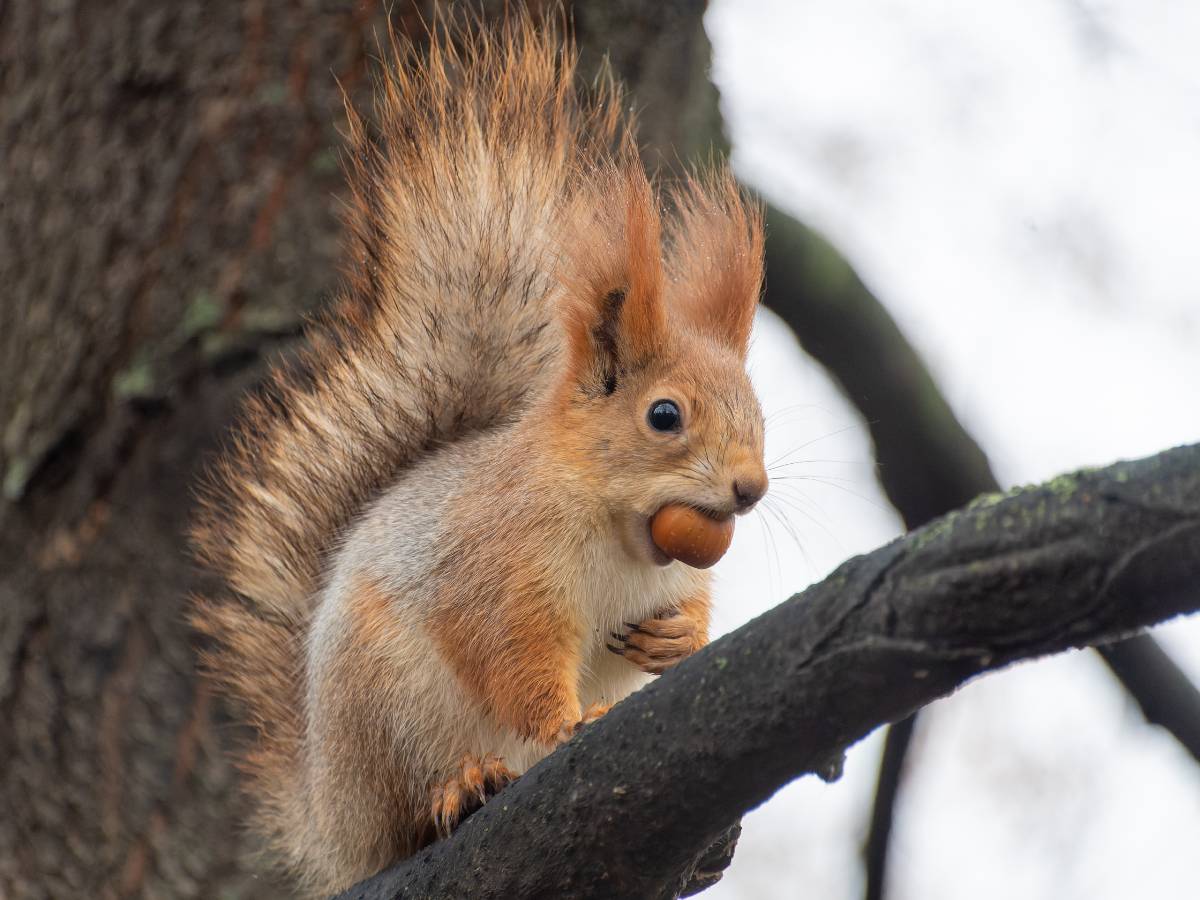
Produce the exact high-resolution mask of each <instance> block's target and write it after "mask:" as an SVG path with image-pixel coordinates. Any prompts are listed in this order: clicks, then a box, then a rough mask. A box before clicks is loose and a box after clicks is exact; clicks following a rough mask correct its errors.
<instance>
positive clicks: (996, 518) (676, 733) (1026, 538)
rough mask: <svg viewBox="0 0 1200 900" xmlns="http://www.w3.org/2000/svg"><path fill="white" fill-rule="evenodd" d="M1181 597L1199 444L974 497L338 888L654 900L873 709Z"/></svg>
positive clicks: (1194, 531) (1195, 570) (1194, 521)
mask: <svg viewBox="0 0 1200 900" xmlns="http://www.w3.org/2000/svg"><path fill="white" fill-rule="evenodd" d="M1198 607H1200V445H1195V446H1190V447H1183V448H1178V449H1175V450H1170V451H1167V452H1164V453H1161V454H1158V455H1157V456H1153V457H1149V458H1148V459H1144V460H1139V461H1136V462H1126V463H1118V464H1115V465H1113V466H1109V467H1107V468H1105V469H1099V470H1091V471H1085V472H1080V473H1077V474H1075V475H1068V476H1062V477H1060V478H1057V479H1054V480H1053V481H1051V482H1048V483H1047V484H1045V485H1042V486H1039V487H1033V488H1025V489H1021V490H1018V491H1014V492H1011V493H1010V494H1008V495H1005V496H1003V497H1001V496H1000V495H990V496H988V497H985V498H982V499H981V500H979V501H977V502H975V503H973V504H971V505H970V506H969V507H967V508H965V509H964V510H962V511H959V512H955V513H952V514H950V515H948V516H945V517H943V518H941V519H939V520H937V521H935V522H932V523H930V524H929V525H928V526H926V527H924V528H921V529H918V530H917V531H914V532H912V533H911V534H909V535H907V536H905V537H903V538H900V539H898V540H896V541H894V542H892V543H891V544H888V545H887V546H885V547H882V548H880V549H878V550H876V551H874V552H872V553H869V554H867V555H865V556H859V557H856V558H854V559H851V560H849V561H848V562H846V563H845V564H843V565H842V566H841V567H840V568H839V569H838V570H837V571H836V572H834V573H833V574H832V575H830V576H829V577H828V578H826V579H825V580H824V581H822V582H821V583H819V584H816V585H813V586H812V587H810V588H808V589H807V590H806V591H804V592H803V593H801V594H798V595H796V596H795V597H793V598H792V599H790V600H788V601H786V602H785V603H783V604H781V605H780V606H778V607H776V608H775V609H773V610H771V611H769V612H768V613H766V614H764V615H762V616H760V617H759V618H757V619H755V620H754V621H752V622H750V623H748V624H747V625H745V626H743V627H742V628H739V629H738V630H737V631H734V632H732V633H730V634H728V635H725V636H724V637H722V638H720V639H719V640H717V641H715V642H713V644H711V645H710V646H709V647H707V648H706V649H705V650H703V651H701V652H700V653H697V654H696V655H695V656H693V657H692V658H691V659H689V660H687V661H685V662H684V663H682V664H681V665H679V666H678V667H676V668H675V669H674V670H672V671H670V672H668V673H667V674H666V675H664V676H663V677H662V678H660V679H659V680H658V681H656V682H655V683H654V684H651V685H649V686H648V687H646V688H645V689H643V690H641V691H639V692H637V693H636V694H634V695H633V696H631V697H630V698H628V699H627V700H625V701H624V702H622V703H620V704H618V705H617V706H615V707H614V708H613V709H612V711H611V712H609V713H608V714H607V715H606V716H604V717H603V718H602V719H600V720H599V721H598V722H597V723H596V724H595V725H593V726H591V727H589V728H587V729H585V730H584V732H583V733H582V734H580V735H579V736H577V737H576V738H575V739H574V740H572V741H571V742H569V743H568V744H566V745H565V746H564V747H562V748H560V749H559V750H558V751H557V752H555V753H553V754H551V755H550V756H549V757H547V758H546V759H545V760H543V761H542V762H541V763H539V764H538V765H537V766H535V767H534V768H533V769H531V770H530V771H529V772H528V773H527V774H526V775H525V776H524V777H522V778H520V779H519V780H518V781H516V782H515V783H514V784H513V785H511V786H510V787H509V788H507V789H506V790H505V791H504V792H503V793H501V794H500V795H499V796H497V797H496V798H494V799H493V800H492V801H491V802H489V803H487V804H486V805H485V806H484V807H483V808H482V809H481V810H480V811H479V812H477V813H476V814H475V815H474V816H472V817H471V818H470V819H469V820H468V821H467V822H466V823H464V825H463V826H462V827H461V828H460V829H459V830H458V831H457V832H456V833H455V834H454V835H453V836H452V837H451V838H450V839H449V840H447V841H443V842H440V843H437V844H434V845H433V846H431V847H429V848H427V849H425V850H423V851H422V852H420V853H419V854H417V855H416V856H414V857H412V858H410V859H408V860H405V861H403V862H402V863H400V864H399V865H397V866H395V867H394V868H392V869H390V870H388V871H387V872H384V873H382V874H380V875H377V876H375V877H373V878H370V879H368V880H366V881H364V882H362V883H361V884H360V885H358V886H356V887H354V888H352V889H351V890H350V891H348V892H346V893H345V894H343V895H342V896H343V897H345V898H391V897H403V896H413V897H455V896H465V895H467V894H470V895H472V896H542V895H548V896H556V895H562V894H570V895H571V896H587V897H628V896H638V897H655V898H659V897H671V896H674V895H675V894H677V893H678V892H679V891H680V890H682V886H683V884H684V882H685V881H686V879H687V877H688V876H689V875H690V874H691V870H692V868H693V867H694V860H695V859H696V856H697V854H698V853H700V852H701V851H702V850H703V849H704V848H706V847H708V846H710V845H712V843H713V842H714V841H715V840H716V839H717V837H718V836H719V835H720V834H721V832H722V831H723V830H724V829H725V828H726V827H727V825H728V824H729V823H730V822H731V821H733V820H735V819H736V818H737V817H738V816H739V815H741V814H742V813H743V812H745V811H746V810H748V809H751V808H753V807H754V806H757V805H758V804H760V803H762V802H763V801H765V800H766V799H767V798H768V797H770V796H771V794H772V793H774V792H775V791H776V790H778V789H779V788H780V787H781V786H782V785H784V784H786V783H787V782H789V781H791V780H792V779H794V778H796V777H798V776H800V775H802V774H805V773H808V772H834V771H836V770H837V769H838V768H840V760H841V758H842V754H843V753H844V751H845V748H846V747H848V746H849V745H850V744H852V743H854V742H856V741H858V740H861V739H862V738H863V737H865V736H866V735H867V734H868V733H870V732H871V731H872V730H874V729H875V728H877V727H878V726H879V725H881V724H883V723H885V722H890V721H895V720H897V719H900V718H903V717H904V716H905V715H907V714H909V713H910V712H912V711H913V710H914V709H916V708H917V707H919V706H921V705H923V704H925V703H928V702H930V701H931V700H934V699H936V698H938V697H941V696H944V695H946V694H948V693H949V692H951V691H952V690H954V688H956V687H957V686H958V685H960V684H962V683H963V682H964V681H966V680H967V679H969V678H971V677H973V676H975V675H977V674H979V673H981V672H986V671H989V670H992V669H996V668H1000V667H1002V666H1005V665H1008V664H1009V663H1012V662H1015V661H1017V660H1021V659H1026V658H1031V657H1036V656H1041V655H1044V654H1047V653H1054V652H1058V651H1061V650H1065V649H1068V648H1070V647H1081V646H1086V645H1091V644H1099V643H1109V642H1111V641H1113V640H1116V639H1119V638H1121V637H1123V636H1125V635H1127V634H1129V633H1131V632H1134V631H1136V630H1138V629H1140V628H1144V627H1146V626H1149V625H1152V624H1155V623H1157V622H1160V621H1163V620H1164V619H1168V618H1170V617H1172V616H1175V615H1178V614H1180V613H1183V612H1190V611H1194V610H1196V609H1197V608H1198ZM551 847H552V848H553V851H552V852H548V848H551Z"/></svg>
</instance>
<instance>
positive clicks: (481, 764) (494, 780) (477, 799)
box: [430, 753, 517, 838]
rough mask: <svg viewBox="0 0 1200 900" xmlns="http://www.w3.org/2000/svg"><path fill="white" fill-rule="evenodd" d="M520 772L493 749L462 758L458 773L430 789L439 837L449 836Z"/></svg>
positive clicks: (434, 825)
mask: <svg viewBox="0 0 1200 900" xmlns="http://www.w3.org/2000/svg"><path fill="white" fill-rule="evenodd" d="M516 777H517V774H516V773H515V772H513V771H512V769H510V768H509V767H508V766H506V765H505V764H504V760H502V759H501V758H500V757H498V756H493V755H492V754H491V753H488V754H486V755H485V756H483V757H477V756H467V757H466V758H465V759H463V763H462V771H461V772H460V773H459V774H458V777H456V778H451V779H450V780H449V781H445V782H443V783H441V784H439V785H435V786H434V788H433V791H432V792H431V796H430V800H431V804H430V806H431V811H430V814H431V816H432V818H433V828H434V831H435V832H436V833H437V836H438V837H439V838H445V837H449V836H450V834H451V832H453V831H454V829H455V828H457V827H458V826H459V825H460V824H462V821H463V820H464V819H465V818H467V816H469V815H471V813H473V812H475V810H477V809H479V807H481V806H483V804H485V803H487V801H488V800H490V799H491V798H492V797H494V796H496V794H498V793H500V791H501V790H503V789H504V787H505V785H507V784H508V783H509V782H511V781H515V780H516Z"/></svg>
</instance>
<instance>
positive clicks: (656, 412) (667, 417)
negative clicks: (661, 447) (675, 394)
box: [646, 400, 683, 431]
mask: <svg viewBox="0 0 1200 900" xmlns="http://www.w3.org/2000/svg"><path fill="white" fill-rule="evenodd" d="M646 421H647V422H649V423H650V427H651V428H653V429H654V430H655V431H678V430H679V428H680V426H681V425H682V424H683V417H682V416H680V415H679V407H678V406H676V405H675V404H674V403H673V402H672V401H670V400H655V401H654V402H653V403H651V404H650V412H648V413H646Z"/></svg>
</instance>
